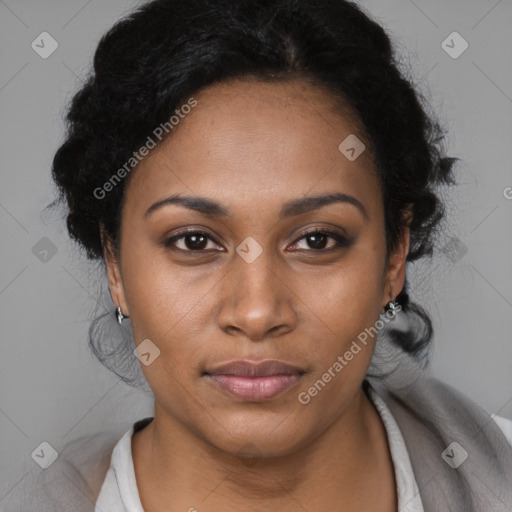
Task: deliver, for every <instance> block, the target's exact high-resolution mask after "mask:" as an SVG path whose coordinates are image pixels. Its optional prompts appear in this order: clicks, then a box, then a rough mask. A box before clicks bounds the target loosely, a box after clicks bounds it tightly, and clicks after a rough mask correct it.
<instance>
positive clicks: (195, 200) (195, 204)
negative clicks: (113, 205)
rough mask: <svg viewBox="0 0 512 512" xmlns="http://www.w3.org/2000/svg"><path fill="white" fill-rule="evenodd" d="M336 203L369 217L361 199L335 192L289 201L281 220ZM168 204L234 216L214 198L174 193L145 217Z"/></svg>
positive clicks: (284, 206) (219, 215)
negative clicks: (350, 207) (351, 207)
mask: <svg viewBox="0 0 512 512" xmlns="http://www.w3.org/2000/svg"><path fill="white" fill-rule="evenodd" d="M334 203H345V204H351V205H353V206H355V207H356V208H357V209H358V210H359V212H360V213H361V214H362V215H363V216H364V217H365V218H366V219H367V218H368V212H367V211H366V209H365V207H364V205H363V204H362V203H361V201H359V200H358V199H356V198H355V197H353V196H351V195H348V194H342V193H334V194H325V195H319V196H306V197H301V198H300V199H293V200H291V201H287V202H286V203H284V205H283V207H282V208H281V212H280V213H279V220H283V219H285V218H288V217H293V216H295V215H301V214H303V213H307V212H310V211H313V210H318V209H320V208H322V207H323V206H327V205H330V204H334ZM167 205H181V206H184V207H185V208H188V209H190V210H194V211H197V212H199V213H202V214H203V215H206V216H208V217H219V218H232V217H233V214H232V213H231V212H230V211H229V210H228V209H227V208H225V207H224V206H222V205H221V204H219V203H217V202H216V201H213V200H212V199H208V198H207V197H197V196H181V195H180V194H174V195H172V196H169V197H166V198H165V199H162V200H160V201H157V202H156V203H154V204H152V205H151V206H150V207H149V208H148V209H147V210H146V212H145V213H144V218H147V217H149V216H150V215H151V214H152V213H153V212H155V211H157V210H159V209H160V208H163V207H164V206H167Z"/></svg>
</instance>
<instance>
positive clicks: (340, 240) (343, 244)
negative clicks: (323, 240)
mask: <svg viewBox="0 0 512 512" xmlns="http://www.w3.org/2000/svg"><path fill="white" fill-rule="evenodd" d="M191 235H201V236H205V237H207V238H208V239H209V240H210V241H212V242H214V243H216V244H217V245H220V244H219V243H218V242H217V241H216V240H215V239H214V238H213V237H211V236H210V234H209V233H207V232H206V231H201V230H185V231H181V232H179V233H177V234H175V235H173V236H172V237H170V238H168V239H167V240H165V241H164V244H163V245H164V246H165V247H166V248H168V249H171V250H177V251H181V252H188V253H196V254H201V253H204V252H207V251H206V250H204V249H198V250H195V251H194V250H192V249H179V248H177V247H173V244H174V243H175V242H177V241H178V240H181V239H183V238H186V237H187V236H191ZM312 235H325V236H327V237H328V238H332V239H333V240H335V241H336V245H335V246H334V247H331V248H329V249H297V250H298V251H304V250H305V251H306V252H316V253H323V254H325V253H330V252H333V251H337V250H340V249H346V248H348V247H350V245H351V244H352V240H350V239H349V238H347V237H345V236H343V235H341V234H339V233H337V232H335V231H330V230H328V229H323V228H318V229H312V230H311V231H307V232H305V233H303V234H302V235H300V237H299V238H297V239H296V240H295V241H294V242H293V243H292V244H291V245H295V244H296V243H298V242H300V241H301V240H303V239H305V238H307V237H309V236H312Z"/></svg>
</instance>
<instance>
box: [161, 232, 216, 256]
mask: <svg viewBox="0 0 512 512" xmlns="http://www.w3.org/2000/svg"><path fill="white" fill-rule="evenodd" d="M177 242H181V243H182V246H181V247H179V246H178V245H177ZM208 242H211V243H212V244H213V246H214V247H213V249H214V250H215V249H216V248H217V247H219V245H218V244H217V243H216V242H215V240H213V238H212V237H211V236H210V234H209V233H207V232H206V231H197V230H195V231H194V230H187V231H181V232H180V233H177V234H176V235H174V236H172V237H171V238H168V239H167V240H165V241H164V245H165V247H168V248H171V249H173V248H176V249H178V250H181V251H185V252H206V251H205V249H206V248H207V247H208ZM210 249H211V248H210Z"/></svg>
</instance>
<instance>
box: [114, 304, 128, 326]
mask: <svg viewBox="0 0 512 512" xmlns="http://www.w3.org/2000/svg"><path fill="white" fill-rule="evenodd" d="M116 318H117V322H118V323H119V325H121V323H122V321H123V320H124V319H125V318H130V317H129V316H128V315H123V312H122V311H121V306H117V309H116Z"/></svg>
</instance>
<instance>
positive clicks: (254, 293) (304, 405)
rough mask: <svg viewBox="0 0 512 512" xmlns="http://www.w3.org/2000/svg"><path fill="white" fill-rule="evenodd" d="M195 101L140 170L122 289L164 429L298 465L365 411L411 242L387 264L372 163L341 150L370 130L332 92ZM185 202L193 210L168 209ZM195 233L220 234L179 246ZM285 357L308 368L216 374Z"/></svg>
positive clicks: (114, 276) (116, 288)
mask: <svg viewBox="0 0 512 512" xmlns="http://www.w3.org/2000/svg"><path fill="white" fill-rule="evenodd" d="M194 98H195V99H196V100H197V105H196V106H195V107H194V108H193V109H191V112H190V113H189V114H187V115H186V116H184V118H183V119H181V120H180V123H179V125H178V126H177V127H175V128H174V130H173V133H172V134H171V136H170V137H169V138H168V139H166V140H165V141H164V142H163V143H162V144H161V145H160V146H158V147H157V148H155V149H154V150H152V151H151V152H150V154H149V155H148V156H146V157H145V158H144V159H143V160H142V161H141V162H140V164H139V165H138V167H137V168H136V170H134V171H133V173H134V174H133V176H131V179H130V181H129V184H128V186H127V189H126V192H125V193H126V197H125V199H126V201H125V205H124V208H123V214H122V226H121V245H120V254H121V257H120V261H118V262H116V261H115V260H114V259H113V258H109V260H108V271H109V280H110V288H111V292H112V294H113V297H114V299H115V300H117V304H116V305H118V304H120V305H121V306H122V309H123V313H124V314H128V315H129V316H130V317H131V321H132V326H133V331H134V336H135V340H136V343H137V344H140V343H141V342H142V341H143V340H150V342H149V344H148V342H147V341H146V342H145V344H146V345H144V347H145V350H144V352H145V353H149V354H150V355H149V356H148V355H146V356H144V357H145V359H146V361H144V360H143V363H144V364H141V367H142V370H143V372H144V374H145V377H146V379H147V381H148V383H149V385H150V386H151V388H152V390H153V392H154V395H155V400H156V402H155V413H156V418H158V419H159V420H160V421H167V422H168V424H172V423H173V422H174V423H175V424H179V425H181V426H184V427H185V428H186V429H187V430H188V431H189V432H191V433H193V435H195V436H198V437H199V438H201V439H202V440H204V441H206V442H207V443H209V444H210V445H213V446H215V447H218V448H219V449H221V450H222V451H225V452H227V453H232V454H236V453H238V452H239V451H240V450H242V449H244V447H248V446H250V447H253V450H254V451H256V452H259V453H261V454H265V455H267V456H268V455H280V454H281V455H284V454H287V453H291V452H293V451H295V450H298V449H299V448H301V447H303V446H305V445H307V444H308V443H310V442H312V441H313V440H314V439H315V438H317V437H318V436H320V435H321V433H322V432H324V431H325V430H326V429H327V428H328V427H329V426H331V425H333V424H334V423H335V422H337V421H339V420H340V419H341V418H342V417H343V415H344V414H348V412H349V411H350V410H351V405H353V404H354V400H355V397H356V396H358V395H359V393H360V386H361V382H362V380H363V379H364V376H365V374H366V370H367V367H368V365H369V362H370V359H371V355H372V352H373V348H374V343H375V338H372V337H371V336H367V339H366V345H365V344H364V343H362V342H361V341H358V342H357V345H358V346H359V348H360V350H359V351H357V352H356V349H355V348H354V344H353V342H354V340H358V339H359V340H361V336H360V335H361V333H363V332H364V331H365V329H367V328H370V327H373V326H374V325H375V323H376V321H377V320H378V319H379V314H380V312H381V310H382V307H383V306H384V305H385V304H386V303H387V302H388V301H389V300H391V298H392V297H395V296H396V295H397V294H398V293H399V292H400V290H401V289H402V286H403V279H404V261H405V254H406V251H407V241H406V240H405V237H404V244H402V245H401V246H400V247H401V248H399V249H398V250H397V251H396V252H395V253H394V254H392V255H391V257H390V259H389V260H386V245H385V231H384V217H383V205H382V198H381V190H380V187H379V182H378V180H377V177H376V175H375V174H374V171H373V164H372V161H371V159H370V155H369V152H368V150H366V151H363V152H362V154H361V155H360V156H358V157H357V158H356V159H355V160H353V159H349V158H347V156H345V154H344V153H342V152H341V151H340V149H339V148H338V146H339V145H340V143H341V142H342V141H344V140H345V139H346V138H347V137H348V136H349V135H350V134H356V135H357V133H356V129H355V127H354V126H353V124H352V123H351V122H350V121H349V119H348V118H347V117H345V116H343V115H342V114H341V113H336V110H335V106H334V104H333V101H332V99H331V98H330V96H329V95H328V94H327V93H326V92H324V91H323V90H320V89H317V88H315V87H314V86H313V85H310V84H308V83H306V82H302V81H292V82H287V83H272V84H269V83H262V82H256V81H254V82H249V81H232V82H228V83H223V84H219V85H215V86H212V87H209V88H207V89H204V90H203V91H201V92H200V93H199V94H197V95H195V96H194ZM338 112H339V111H338ZM359 139H362V135H360V134H359ZM346 154H348V155H350V156H351V152H350V151H349V152H348V153H346ZM169 197H180V198H181V199H183V200H185V199H186V200H187V201H186V202H181V203H178V202H170V201H169V202H167V203H160V206H154V205H155V204H157V203H159V202H160V201H162V200H165V199H166V198H169ZM320 197H322V198H324V199H322V200H317V199H311V198H320ZM198 198H201V200H199V199H198ZM325 198H330V199H325ZM205 201H208V202H209V203H208V204H207V203H205ZM152 206H153V208H152ZM315 229H321V230H327V231H329V232H331V234H329V235H322V234H320V235H319V234H316V235H315V234H314V233H313V234H311V233H312V232H314V230H315ZM184 230H190V231H192V232H197V231H200V232H203V233H206V234H207V236H206V237H204V235H201V234H197V233H196V234H195V236H194V234H192V235H189V236H185V237H181V238H178V239H176V240H174V241H171V242H169V243H167V242H166V241H168V240H169V239H171V238H172V237H174V236H175V235H177V234H178V233H182V232H183V231H184ZM308 233H310V235H309V236H305V235H307V234H308ZM407 235H408V233H407ZM390 292H391V294H392V297H391V296H390ZM358 336H359V338H358ZM363 337H364V336H363ZM155 347H157V348H158V350H159V353H158V350H157V349H156V348H155ZM351 347H352V348H351ZM348 352H350V353H351V354H352V357H350V356H349V355H347V356H345V354H347V353H348ZM340 357H341V359H342V360H343V363H342V362H341V361H340V359H339V358H340ZM269 359H275V360H279V361H281V362H285V363H288V364H289V365H291V366H293V367H294V368H296V369H298V370H300V371H299V372H298V373H295V374H293V375H291V376H290V375H288V376H283V375H281V376H280V377H279V376H274V377H266V378H263V377H259V378H254V377H253V378H251V377H245V378H243V377H238V378H236V377H233V376H232V375H231V376H228V377H226V376H221V375H220V376H219V375H217V376H216V377H212V375H213V373H214V372H213V370H212V369H213V368H214V367H217V366H219V365H222V364H224V363H228V362H233V361H238V360H249V361H253V362H259V361H262V360H269ZM146 362H150V364H147V365H146V364H145V363H146ZM336 362H338V365H336ZM340 365H341V367H342V369H341V370H340V369H339V368H340ZM326 372H327V373H328V374H329V375H330V376H331V378H330V379H329V378H328V377H325V376H324V375H325V374H326ZM208 373H210V374H208ZM220 373H221V374H222V372H220ZM228 373H229V372H228ZM271 373H272V372H271ZM273 373H274V374H279V373H280V372H279V371H277V370H275V371H274V372H273ZM281 373H282V372H281ZM322 376H324V377H322ZM322 378H323V383H324V385H321V383H318V382H317V381H319V379H320V380H321V381H322ZM326 381H327V382H326ZM219 382H223V383H225V384H226V386H227V387H228V388H230V389H231V390H232V391H227V390H225V389H224V388H222V387H221V386H219V384H218V383H219ZM315 383H317V384H316V387H315ZM312 388H313V391H311V389H312ZM315 389H316V392H315Z"/></svg>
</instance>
